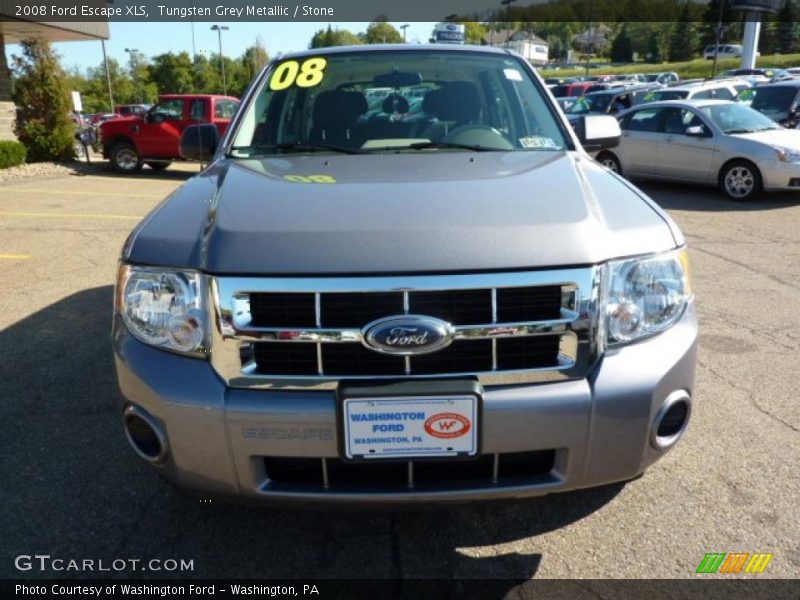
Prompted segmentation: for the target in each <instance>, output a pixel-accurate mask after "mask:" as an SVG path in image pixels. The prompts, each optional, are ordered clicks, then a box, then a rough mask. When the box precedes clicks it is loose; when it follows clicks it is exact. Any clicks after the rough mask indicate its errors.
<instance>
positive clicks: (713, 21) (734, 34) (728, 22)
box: [699, 0, 742, 47]
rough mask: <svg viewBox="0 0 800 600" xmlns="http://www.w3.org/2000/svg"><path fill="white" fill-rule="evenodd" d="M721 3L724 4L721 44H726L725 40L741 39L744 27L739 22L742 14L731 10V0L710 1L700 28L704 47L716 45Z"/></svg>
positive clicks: (701, 42) (701, 41)
mask: <svg viewBox="0 0 800 600" xmlns="http://www.w3.org/2000/svg"><path fill="white" fill-rule="evenodd" d="M720 2H722V3H724V4H723V9H722V28H723V33H722V35H721V36H720V43H724V42H725V40H738V39H741V36H742V26H741V23H740V22H739V21H740V20H741V18H742V15H741V13H740V12H737V11H734V10H731V5H730V0H710V2H709V3H708V4H707V5H706V8H705V11H704V12H703V16H702V23H700V27H699V28H700V44H701V45H702V46H703V47H705V46H713V45H714V44H715V43H716V39H717V26H718V24H719V7H720Z"/></svg>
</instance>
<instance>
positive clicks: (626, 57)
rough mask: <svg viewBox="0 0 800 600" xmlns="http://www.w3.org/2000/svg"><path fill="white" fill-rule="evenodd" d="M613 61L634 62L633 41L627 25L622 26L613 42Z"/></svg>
mask: <svg viewBox="0 0 800 600" xmlns="http://www.w3.org/2000/svg"><path fill="white" fill-rule="evenodd" d="M611 62H618V63H629V62H633V42H632V41H631V38H630V36H629V35H628V29H627V27H625V25H623V26H622V29H620V30H619V33H618V34H617V35H616V37H615V38H614V40H613V41H612V42H611Z"/></svg>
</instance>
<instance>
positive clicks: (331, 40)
mask: <svg viewBox="0 0 800 600" xmlns="http://www.w3.org/2000/svg"><path fill="white" fill-rule="evenodd" d="M363 43H364V42H363V40H362V39H361V38H360V37H358V36H357V35H356V34H355V33H353V32H352V31H349V30H347V29H332V28H331V26H330V25H328V28H327V29H320V30H319V31H317V32H316V33H315V34H314V36H313V37H312V38H311V43H310V44H309V45H308V47H309V48H329V47H331V46H353V45H357V44H363Z"/></svg>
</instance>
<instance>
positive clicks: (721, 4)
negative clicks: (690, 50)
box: [711, 0, 725, 78]
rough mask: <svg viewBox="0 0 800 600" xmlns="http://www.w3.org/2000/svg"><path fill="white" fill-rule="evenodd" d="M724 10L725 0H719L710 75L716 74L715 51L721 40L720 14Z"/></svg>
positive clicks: (717, 50) (716, 51) (714, 75)
mask: <svg viewBox="0 0 800 600" xmlns="http://www.w3.org/2000/svg"><path fill="white" fill-rule="evenodd" d="M724 10H725V0H719V18H718V19H717V31H716V37H715V38H714V64H713V65H712V66H711V77H712V78H714V77H716V76H717V53H718V52H719V43H720V42H721V41H722V39H721V38H722V33H723V29H724V28H723V27H722V14H723V11H724Z"/></svg>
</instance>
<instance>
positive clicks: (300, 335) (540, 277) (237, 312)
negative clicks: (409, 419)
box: [209, 266, 603, 390]
mask: <svg viewBox="0 0 800 600" xmlns="http://www.w3.org/2000/svg"><path fill="white" fill-rule="evenodd" d="M602 272H603V270H602V267H601V266H597V267H583V268H575V269H556V270H552V271H529V272H513V273H481V274H475V275H463V274H459V275H439V276H437V275H409V276H378V277H375V276H366V277H291V278H273V277H264V278H261V277H210V278H209V279H210V280H211V282H210V283H211V285H210V290H211V294H210V295H211V298H210V300H211V301H210V303H209V304H210V305H211V306H210V310H211V312H212V314H211V348H212V350H211V364H212V366H213V367H214V369H215V370H216V371H217V373H218V374H219V375H220V376H221V377H222V378H223V379H224V380H225V381H226V382H227V383H228V385H230V386H233V387H243V388H259V389H281V390H292V389H303V390H331V389H335V388H336V387H337V385H338V383H339V381H341V380H358V379H374V380H380V379H391V378H394V379H396V378H397V376H396V375H395V376H391V377H390V376H386V377H380V376H378V377H375V376H364V377H355V376H328V375H325V374H324V369H322V370H321V372H322V373H323V374H322V375H316V376H295V375H277V376H276V375H268V374H262V373H257V372H256V365H255V363H254V361H253V360H252V355H251V359H250V360H247V359H243V358H242V356H246V354H247V353H246V352H243V350H244V349H246V348H247V347H248V345H249V344H252V343H255V342H259V341H265V340H274V341H281V342H309V343H316V344H317V345H318V348H319V350H318V361H320V364H321V360H322V356H321V352H320V351H321V349H322V344H324V343H347V342H352V343H360V342H361V336H362V334H361V330H358V329H329V328H322V327H315V328H309V329H303V330H288V329H286V328H256V327H252V324H251V318H250V301H249V295H250V294H251V293H257V292H266V293H269V292H283V293H292V292H296V293H313V294H314V295H315V305H316V303H317V298H319V295H320V294H323V293H326V292H354V293H357V292H386V291H397V292H404V297H407V296H408V292H412V291H417V290H419V291H430V290H453V289H481V288H482V289H490V290H494V291H493V299H495V298H496V290H497V289H500V288H507V287H531V286H539V285H542V286H544V285H560V286H561V287H562V293H563V295H562V311H561V318H560V319H554V320H552V321H533V322H523V323H483V324H477V325H466V326H465V325H462V326H457V327H454V330H455V338H456V339H476V338H483V339H492V340H496V339H499V338H503V337H517V336H532V335H558V336H559V337H560V344H561V348H560V354H559V357H558V364H557V365H555V366H553V367H546V368H536V369H524V370H513V371H510V370H509V371H503V370H501V371H496V370H493V371H486V372H465V373H443V374H435V375H414V374H413V373H410V371H407V372H409V373H410V374H408V375H406V376H407V377H409V378H412V379H413V378H430V377H443V378H452V377H465V376H468V377H475V376H477V377H478V380H479V381H480V382H481V384H483V385H488V386H491V385H512V384H517V385H520V384H526V383H532V382H540V381H557V380H565V379H576V378H581V377H584V376H585V374H586V372H587V371H588V369H589V367H590V366H591V365H592V364H593V363H594V362H595V361H596V359H597V358H598V357H599V353H600V351H601V349H602V339H601V337H602V324H601V323H600V322H599V318H598V315H599V312H600V310H602V306H601V302H600V285H601V275H602ZM405 306H407V304H406V305H405ZM495 310H496V306H494V307H493V317H494V318H496V312H495ZM387 316H390V315H387ZM320 322H321V321H320V320H316V323H317V324H319V323H320ZM243 360H245V364H244V365H243ZM493 360H495V361H496V359H493ZM494 364H495V365H496V362H495V363H494ZM412 366H413V359H409V360H408V361H407V365H406V368H407V369H410V368H411V367H412Z"/></svg>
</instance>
